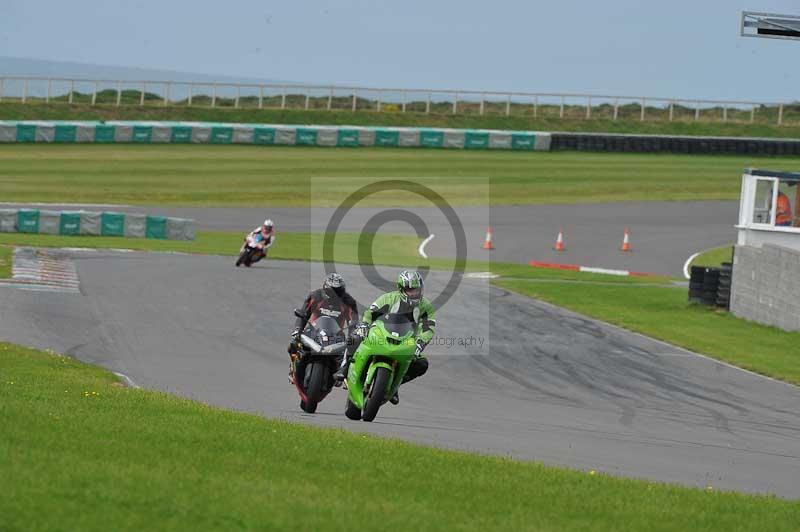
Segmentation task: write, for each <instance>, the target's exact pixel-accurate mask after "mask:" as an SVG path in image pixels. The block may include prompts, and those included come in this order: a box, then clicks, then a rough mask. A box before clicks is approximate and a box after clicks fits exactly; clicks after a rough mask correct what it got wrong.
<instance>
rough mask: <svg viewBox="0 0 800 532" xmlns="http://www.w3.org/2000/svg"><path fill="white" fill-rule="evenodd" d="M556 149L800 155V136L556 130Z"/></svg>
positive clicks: (553, 142) (552, 145) (554, 138)
mask: <svg viewBox="0 0 800 532" xmlns="http://www.w3.org/2000/svg"><path fill="white" fill-rule="evenodd" d="M550 149H551V150H552V151H562V150H569V151H599V152H633V153H659V152H660V153H686V154H690V153H692V154H694V153H708V154H739V155H745V154H748V155H800V139H764V138H736V137H690V136H683V137H679V136H667V135H631V134H619V133H553V134H552V136H551V142H550Z"/></svg>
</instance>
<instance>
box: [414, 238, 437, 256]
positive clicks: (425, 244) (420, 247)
mask: <svg viewBox="0 0 800 532" xmlns="http://www.w3.org/2000/svg"><path fill="white" fill-rule="evenodd" d="M434 236H436V235H431V236H429V237H428V238H426V239H425V240H423V241H422V243H421V244H420V245H419V249H417V251H419V254H420V256H421V257H422V258H423V259H427V258H428V255H427V254H426V253H425V246H427V245H428V242H430V241H431V240H433V237H434Z"/></svg>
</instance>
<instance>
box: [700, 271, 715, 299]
mask: <svg viewBox="0 0 800 532" xmlns="http://www.w3.org/2000/svg"><path fill="white" fill-rule="evenodd" d="M718 289H719V268H706V271H705V272H704V273H703V297H702V299H703V304H704V305H710V306H714V305H715V304H716V303H717V290H718Z"/></svg>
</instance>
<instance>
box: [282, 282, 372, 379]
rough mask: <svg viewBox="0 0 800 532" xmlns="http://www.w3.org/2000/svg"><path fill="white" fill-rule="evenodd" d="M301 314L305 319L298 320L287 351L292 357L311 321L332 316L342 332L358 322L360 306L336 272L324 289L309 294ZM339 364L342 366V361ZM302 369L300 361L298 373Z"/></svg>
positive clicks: (324, 285)
mask: <svg viewBox="0 0 800 532" xmlns="http://www.w3.org/2000/svg"><path fill="white" fill-rule="evenodd" d="M300 313H301V314H303V317H302V318H300V317H298V318H297V321H296V322H295V326H294V331H292V341H291V342H290V343H289V347H288V349H287V351H288V352H289V355H290V356H291V355H292V353H297V352H298V350H299V346H298V340H299V338H300V334H301V333H302V332H303V330H304V329H305V328H306V324H308V322H309V321H310V320H311V319H316V318H317V317H319V316H330V317H332V318H333V319H335V320H336V321H337V322H338V323H339V326H340V327H341V328H342V330H346V329H347V327H348V326H350V324H352V323H355V322H357V321H358V304H357V303H356V300H355V299H353V296H351V295H350V294H348V293H347V291H346V289H345V283H344V279H343V278H342V276H341V275H339V274H338V273H335V272H334V273H330V274H328V275H327V276H326V277H325V280H324V281H323V283H322V288H320V289H317V290H314V291H312V292H311V293H309V294H308V296H307V297H306V300H305V302H304V303H303V306H302V308H301V309H300ZM340 357H341V355H340ZM337 363H339V364H341V361H337ZM301 368H302V360H300V361H298V373H300V369H301Z"/></svg>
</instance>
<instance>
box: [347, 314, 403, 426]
mask: <svg viewBox="0 0 800 532" xmlns="http://www.w3.org/2000/svg"><path fill="white" fill-rule="evenodd" d="M415 336H416V324H415V323H414V321H413V320H412V319H411V318H410V317H409V316H407V315H405V314H391V313H390V314H386V315H384V316H382V317H381V318H379V319H377V320H376V321H375V323H373V324H372V326H371V327H370V329H369V333H368V334H367V337H366V338H364V340H363V341H362V342H361V345H359V346H358V349H357V350H356V352H355V353H354V354H353V360H352V362H351V363H350V369H349V370H348V372H347V404H346V407H345V412H344V413H345V415H346V416H347V417H348V418H349V419H354V420H358V419H362V420H364V421H372V420H373V419H375V416H376V415H377V414H378V409H380V407H381V406H382V405H383V404H384V403H386V402H387V401H388V400H389V398H390V397H392V395H393V394H394V392H395V391H396V390H397V388H398V387H399V386H400V384H401V383H402V382H403V377H404V376H405V374H406V371H408V366H409V365H410V364H411V361H412V360H413V359H414V351H415V350H416V341H415Z"/></svg>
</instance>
